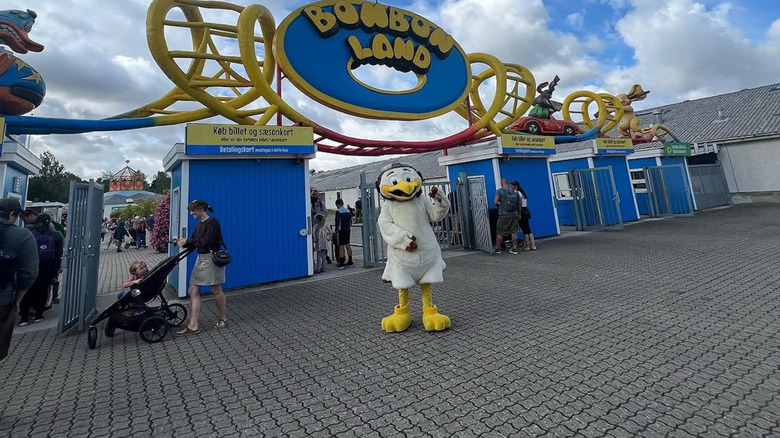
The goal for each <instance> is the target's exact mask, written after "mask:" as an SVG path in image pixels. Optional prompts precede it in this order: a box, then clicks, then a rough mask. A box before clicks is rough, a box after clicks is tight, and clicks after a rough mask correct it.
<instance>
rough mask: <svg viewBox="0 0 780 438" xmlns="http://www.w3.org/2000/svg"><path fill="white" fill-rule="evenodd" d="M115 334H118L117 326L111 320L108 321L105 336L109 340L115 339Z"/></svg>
mask: <svg viewBox="0 0 780 438" xmlns="http://www.w3.org/2000/svg"><path fill="white" fill-rule="evenodd" d="M114 333H116V326H115V325H114V323H113V322H111V320H110V319H107V320H106V327H105V328H104V329H103V334H104V335H106V337H107V338H113V337H114Z"/></svg>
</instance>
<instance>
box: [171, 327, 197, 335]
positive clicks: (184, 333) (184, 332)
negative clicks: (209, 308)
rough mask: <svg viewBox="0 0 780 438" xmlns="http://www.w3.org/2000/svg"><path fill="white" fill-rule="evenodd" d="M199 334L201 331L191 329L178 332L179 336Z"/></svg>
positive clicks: (185, 328) (187, 328)
mask: <svg viewBox="0 0 780 438" xmlns="http://www.w3.org/2000/svg"><path fill="white" fill-rule="evenodd" d="M198 333H200V330H198V329H196V330H193V329H191V328H189V327H184V330H179V331H178V332H176V334H177V335H196V334H198Z"/></svg>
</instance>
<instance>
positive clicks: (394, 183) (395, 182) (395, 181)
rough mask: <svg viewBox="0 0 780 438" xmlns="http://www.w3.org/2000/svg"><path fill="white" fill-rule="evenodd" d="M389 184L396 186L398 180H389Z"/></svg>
mask: <svg viewBox="0 0 780 438" xmlns="http://www.w3.org/2000/svg"><path fill="white" fill-rule="evenodd" d="M390 183H391V184H392V185H396V184H398V180H397V179H394V180H391V181H390Z"/></svg>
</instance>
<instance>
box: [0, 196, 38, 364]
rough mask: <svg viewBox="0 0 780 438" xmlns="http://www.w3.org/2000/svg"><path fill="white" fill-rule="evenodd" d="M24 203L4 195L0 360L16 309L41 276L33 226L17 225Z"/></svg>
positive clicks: (1, 212)
mask: <svg viewBox="0 0 780 438" xmlns="http://www.w3.org/2000/svg"><path fill="white" fill-rule="evenodd" d="M21 212H22V207H21V205H20V204H19V201H18V200H16V199H12V198H4V199H0V361H2V360H4V359H5V358H6V357H7V356H8V348H9V347H10V346H11V335H13V331H14V322H15V321H16V309H17V306H18V305H19V303H20V302H21V301H22V298H23V297H24V295H25V293H26V292H27V290H28V289H29V288H30V286H32V285H33V283H34V282H35V279H36V277H38V250H37V249H36V245H35V237H33V235H32V233H31V232H30V230H26V229H24V228H19V227H17V226H15V224H16V222H17V221H18V220H19V213H21Z"/></svg>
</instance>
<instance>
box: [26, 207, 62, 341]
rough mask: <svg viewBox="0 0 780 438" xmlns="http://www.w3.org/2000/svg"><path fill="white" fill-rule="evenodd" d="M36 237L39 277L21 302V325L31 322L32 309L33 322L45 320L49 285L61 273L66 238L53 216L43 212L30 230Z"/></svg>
mask: <svg viewBox="0 0 780 438" xmlns="http://www.w3.org/2000/svg"><path fill="white" fill-rule="evenodd" d="M30 231H31V232H32V234H33V236H34V237H35V239H36V247H37V248H36V252H37V253H38V277H37V278H36V279H35V283H33V285H32V286H31V287H30V289H29V290H28V291H27V293H26V294H25V295H24V298H23V299H22V301H21V302H20V303H19V316H20V317H21V319H20V320H19V326H20V327H24V326H26V325H27V324H29V323H30V321H29V319H30V310H34V311H35V316H34V319H33V322H41V321H43V311H44V310H45V308H46V301H47V299H48V298H49V286H51V284H52V283H53V282H54V278H55V277H56V276H57V275H58V274H59V269H60V260H61V259H62V250H63V246H64V240H65V239H64V238H63V237H62V234H61V233H60V232H59V231H56V230H55V229H54V227H53V226H52V224H51V216H49V215H48V214H41V215H38V217H37V218H36V219H35V222H34V223H33V228H32V229H31V230H30Z"/></svg>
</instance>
